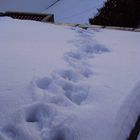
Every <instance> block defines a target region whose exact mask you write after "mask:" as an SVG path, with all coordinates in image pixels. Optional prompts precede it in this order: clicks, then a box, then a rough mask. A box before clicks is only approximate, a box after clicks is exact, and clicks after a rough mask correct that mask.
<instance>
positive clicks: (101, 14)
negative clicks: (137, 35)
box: [89, 0, 140, 27]
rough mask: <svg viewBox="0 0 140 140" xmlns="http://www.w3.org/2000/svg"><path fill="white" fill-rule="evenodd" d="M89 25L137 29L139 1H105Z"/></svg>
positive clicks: (139, 12) (139, 18) (139, 10)
mask: <svg viewBox="0 0 140 140" xmlns="http://www.w3.org/2000/svg"><path fill="white" fill-rule="evenodd" d="M89 22H90V23H91V24H95V25H104V26H120V27H137V26H139V24H140V0H107V1H106V2H105V3H104V6H103V7H102V8H101V9H98V14H97V15H96V16H95V17H94V18H93V19H89Z"/></svg>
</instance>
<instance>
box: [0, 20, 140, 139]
mask: <svg viewBox="0 0 140 140" xmlns="http://www.w3.org/2000/svg"><path fill="white" fill-rule="evenodd" d="M0 31H1V34H0V43H1V45H0V79H1V80H0V112H1V113H0V140H11V139H12V140H44V139H45V140H52V139H53V140H60V139H62V140H93V139H94V140H104V139H107V140H118V139H119V140H126V138H127V137H128V135H129V133H130V131H131V130H132V128H133V126H134V124H135V122H136V120H137V117H138V115H140V78H139V77H140V61H139V60H140V55H139V54H140V47H139V44H140V40H139V38H140V34H139V33H137V32H126V31H115V30H105V29H104V30H101V29H95V30H93V29H88V30H83V29H80V28H74V27H66V26H56V25H52V24H45V23H39V22H33V21H20V20H13V19H10V18H0Z"/></svg>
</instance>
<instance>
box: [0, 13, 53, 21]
mask: <svg viewBox="0 0 140 140" xmlns="http://www.w3.org/2000/svg"><path fill="white" fill-rule="evenodd" d="M0 16H8V17H11V18H14V19H21V20H35V21H42V22H51V23H54V15H53V14H39V13H24V12H11V11H10V12H1V13H0Z"/></svg>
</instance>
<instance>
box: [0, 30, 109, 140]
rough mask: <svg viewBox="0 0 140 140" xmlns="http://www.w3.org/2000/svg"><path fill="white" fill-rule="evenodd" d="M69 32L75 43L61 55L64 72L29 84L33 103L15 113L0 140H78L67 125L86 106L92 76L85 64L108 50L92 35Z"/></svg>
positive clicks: (71, 128) (54, 72) (89, 66)
mask: <svg viewBox="0 0 140 140" xmlns="http://www.w3.org/2000/svg"><path fill="white" fill-rule="evenodd" d="M71 29H72V30H75V31H76V32H77V36H78V37H77V38H78V39H77V40H71V41H70V42H69V43H72V44H73V46H74V47H73V48H72V49H71V51H70V52H67V53H66V54H64V60H65V61H66V62H67V64H68V69H63V68H62V69H59V70H55V71H53V72H52V74H51V75H50V76H44V77H42V78H36V79H33V80H32V82H31V88H32V90H33V93H32V97H33V103H32V104H30V105H27V106H25V107H23V108H21V109H19V110H18V111H17V112H16V113H15V114H14V117H13V118H14V120H13V121H12V122H9V123H8V124H7V125H6V126H5V127H4V128H2V129H1V134H0V139H1V140H25V139H26V140H66V139H67V140H80V139H82V138H81V137H80V135H79V134H78V132H77V131H76V128H75V127H74V126H72V125H71V122H72V121H73V120H75V111H77V109H79V107H80V108H82V107H83V106H84V105H86V104H88V103H87V102H86V99H87V97H88V94H89V92H90V91H89V89H90V87H89V85H88V84H87V83H86V81H87V79H88V78H89V77H91V76H93V75H94V71H92V66H91V65H90V63H89V62H88V61H89V60H90V59H93V58H94V56H95V54H102V53H105V52H109V50H108V49H107V48H106V47H105V46H103V45H101V44H99V43H98V42H97V41H96V40H93V38H92V36H93V32H91V31H85V30H83V29H79V28H71ZM60 108H61V109H60Z"/></svg>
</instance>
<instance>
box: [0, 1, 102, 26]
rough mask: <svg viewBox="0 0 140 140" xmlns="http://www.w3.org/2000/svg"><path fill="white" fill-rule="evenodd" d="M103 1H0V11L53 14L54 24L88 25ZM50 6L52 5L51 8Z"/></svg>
mask: <svg viewBox="0 0 140 140" xmlns="http://www.w3.org/2000/svg"><path fill="white" fill-rule="evenodd" d="M103 1H104V0H60V1H58V2H57V0H38V1H34V0H30V1H29V0H24V1H22V0H12V1H11V0H4V1H3V0H2V1H0V11H24V12H39V13H53V14H54V16H55V21H56V22H66V23H89V22H88V20H89V18H91V17H93V16H94V15H95V14H96V13H97V8H100V7H101V6H102V5H103ZM55 2H56V3H55ZM54 3H55V4H54ZM52 4H54V5H53V6H51V5H52ZM50 6H51V7H50ZM49 7H50V8H49Z"/></svg>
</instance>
